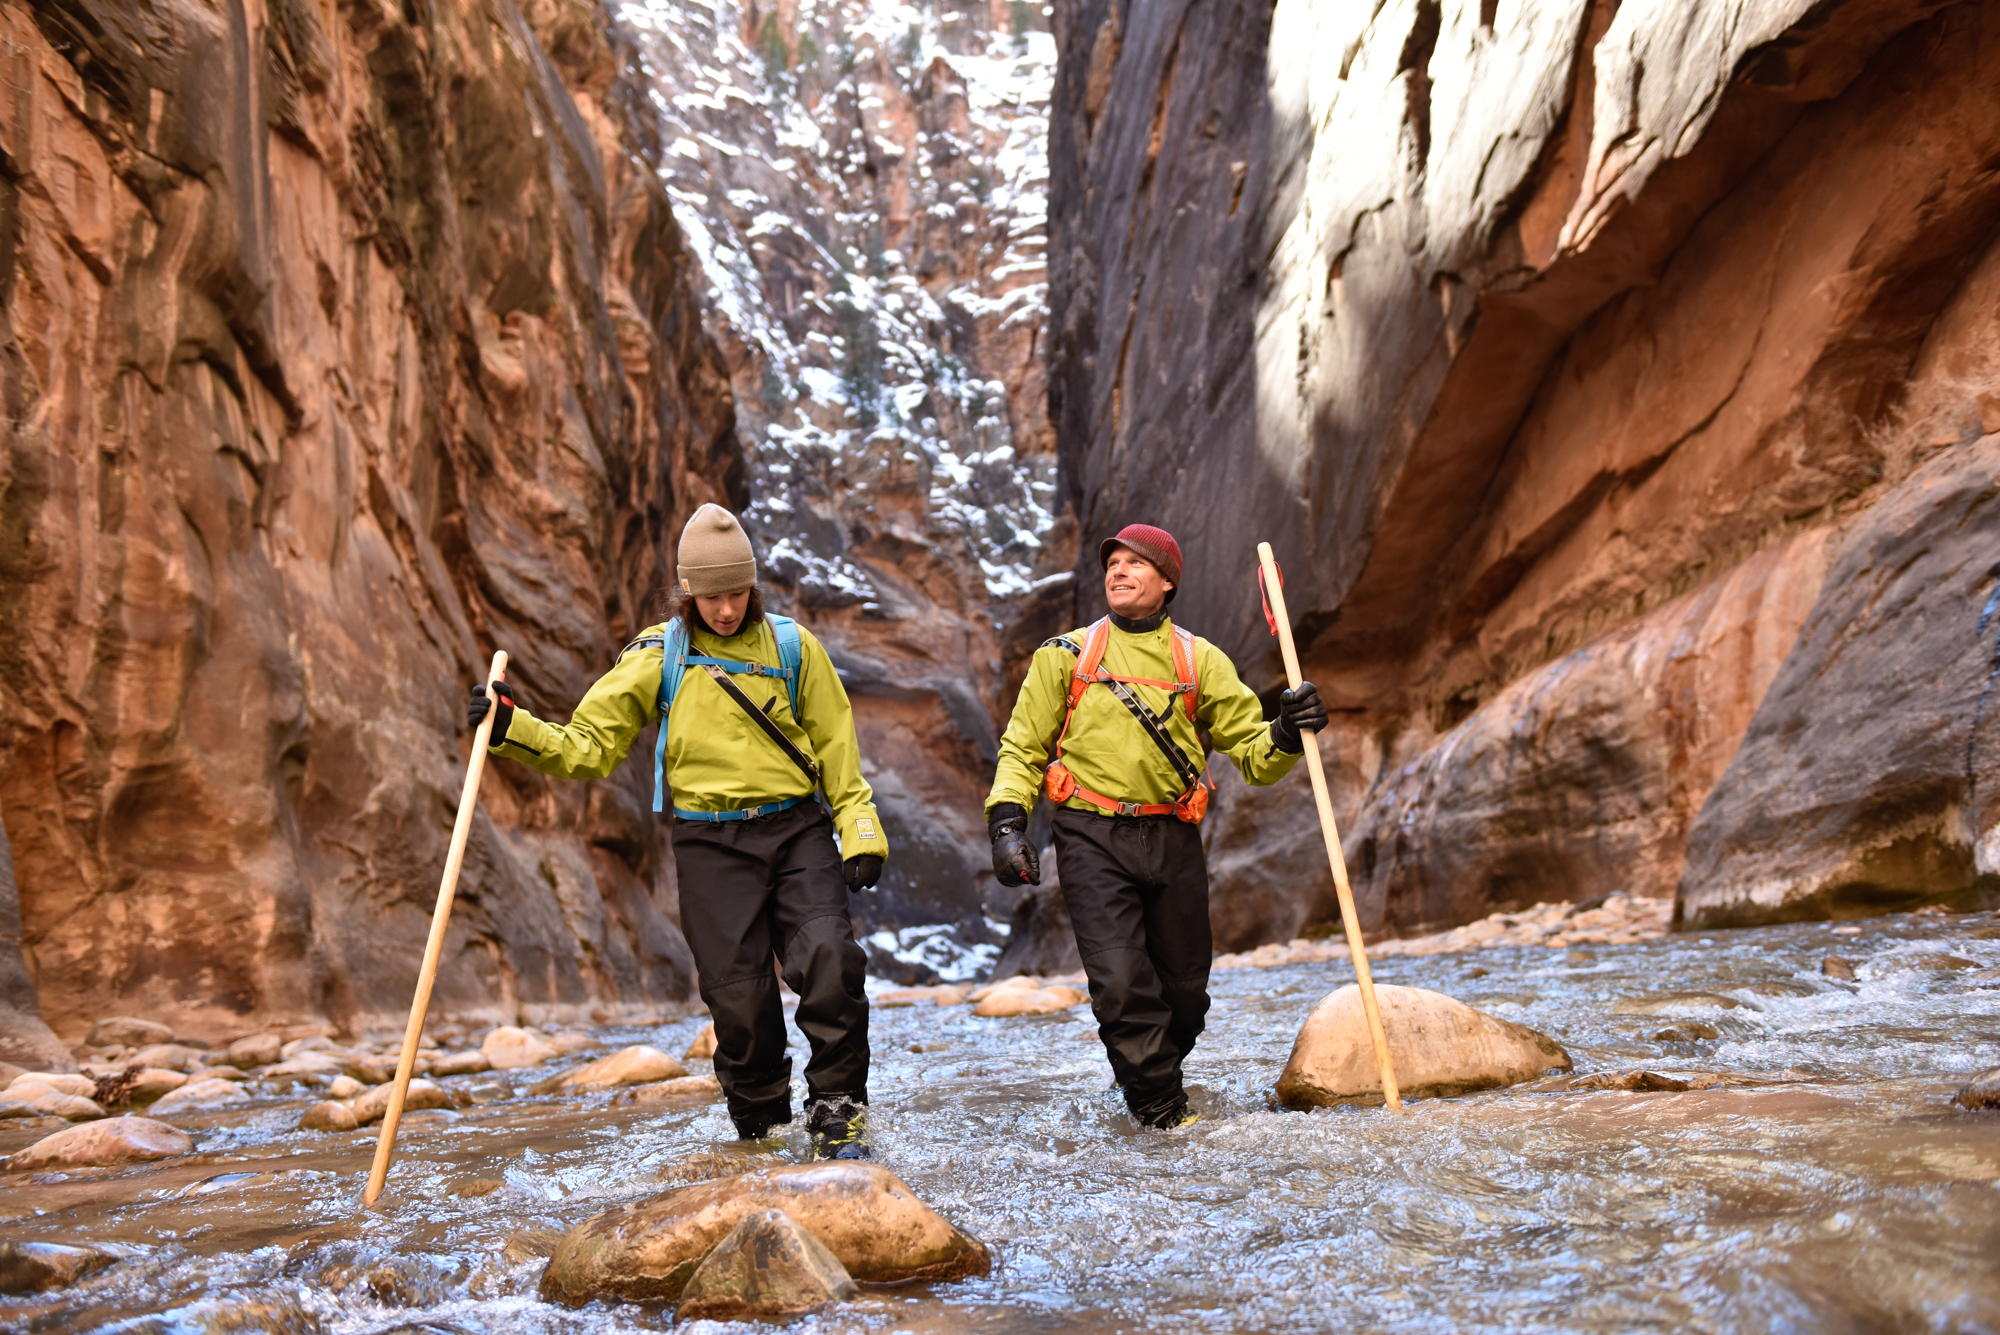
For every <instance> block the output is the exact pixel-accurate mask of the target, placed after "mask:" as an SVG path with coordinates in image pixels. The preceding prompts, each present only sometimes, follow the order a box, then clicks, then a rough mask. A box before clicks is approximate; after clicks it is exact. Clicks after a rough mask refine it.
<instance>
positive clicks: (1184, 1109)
mask: <svg viewBox="0 0 2000 1335" xmlns="http://www.w3.org/2000/svg"><path fill="white" fill-rule="evenodd" d="M1127 1106H1128V1107H1130V1108H1131V1109H1132V1116H1133V1118H1134V1119H1136V1120H1137V1121H1138V1123H1139V1125H1140V1126H1145V1127H1151V1128H1152V1129H1154V1130H1155V1131H1171V1130H1173V1129H1174V1128H1175V1127H1179V1126H1187V1125H1189V1124H1190V1123H1193V1122H1199V1121H1200V1120H1201V1114H1200V1113H1198V1112H1190V1111H1188V1099H1187V1094H1186V1093H1185V1092H1184V1091H1182V1090H1178V1089H1177V1090H1175V1091H1174V1092H1173V1093H1171V1094H1169V1095H1167V1096H1166V1097H1165V1098H1160V1099H1155V1100H1153V1101H1151V1102H1149V1103H1144V1104H1130V1103H1128V1104H1127Z"/></svg>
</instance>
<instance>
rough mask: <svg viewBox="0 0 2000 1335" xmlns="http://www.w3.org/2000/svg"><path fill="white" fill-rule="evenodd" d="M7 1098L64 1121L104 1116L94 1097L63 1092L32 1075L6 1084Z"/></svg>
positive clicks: (85, 1119)
mask: <svg viewBox="0 0 2000 1335" xmlns="http://www.w3.org/2000/svg"><path fill="white" fill-rule="evenodd" d="M93 1088H94V1086H93ZM7 1098H8V1100H9V1101H10V1102H14V1103H25V1104H27V1105H28V1106H29V1107H31V1108H33V1109H34V1110H35V1112H36V1113H38V1114H39V1115H41V1116H43V1117H60V1118H62V1119H63V1120H64V1121H65V1122H87V1121H91V1120H92V1119H94V1118H98V1117H102V1116H104V1109H103V1108H101V1107H99V1106H98V1104H97V1101H96V1100H95V1099H88V1098H84V1097H83V1096H81V1095H78V1094H65V1093H63V1092H62V1091H61V1090H59V1089H52V1088H50V1087H49V1086H47V1085H45V1084H43V1083H42V1082H41V1081H39V1080H36V1079H34V1078H33V1077H24V1078H22V1079H20V1080H16V1081H15V1082H14V1083H13V1084H11V1085H9V1086H7Z"/></svg>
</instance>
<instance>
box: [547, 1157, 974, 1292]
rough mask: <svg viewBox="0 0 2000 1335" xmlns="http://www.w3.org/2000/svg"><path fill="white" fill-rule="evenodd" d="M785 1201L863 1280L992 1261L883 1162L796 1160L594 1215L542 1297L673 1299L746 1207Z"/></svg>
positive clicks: (940, 1275) (959, 1269) (572, 1238)
mask: <svg viewBox="0 0 2000 1335" xmlns="http://www.w3.org/2000/svg"><path fill="white" fill-rule="evenodd" d="M758 1210H782V1211H784V1212H785V1213H786V1214H788V1215H790V1216H791V1217H792V1218H793V1219H796V1220H797V1221H798V1222H799V1223H800V1224H802V1225H804V1226H805V1228H806V1230H807V1231H808V1232H810V1233H811V1234H812V1235H813V1236H814V1237H816V1238H818V1239H819V1240H820V1242H821V1243H823V1244H824V1245H825V1246H826V1248H827V1250H828V1251H830V1252H832V1253H833V1254H834V1255H835V1256H836V1257H838V1258H840V1263H841V1264H842V1265H844V1266H846V1267H847V1273H848V1274H850V1275H852V1276H853V1277H854V1278H855V1279H857V1280H860V1281H862V1282H863V1283H875V1284H893V1283H897V1282H900V1281H903V1280H944V1279H959V1278H962V1277H964V1276H966V1275H983V1274H986V1273H987V1272H988V1271H989V1270H990V1269H991V1268H992V1265H993V1259H992V1256H991V1255H990V1254H989V1253H988V1252H987V1250H986V1246H985V1244H984V1243H982V1242H979V1241H978V1240H977V1239H975V1238H972V1237H969V1236H968V1235H966V1234H965V1233H962V1232H960V1231H959V1230H958V1229H956V1228H954V1227H952V1225H951V1224H949V1223H947V1222H946V1221H945V1220H944V1219H943V1218H942V1217H940V1216H939V1215H938V1213H937V1212H936V1211H935V1210H933V1209H931V1208H930V1207H929V1206H928V1205H925V1204H924V1203H923V1202H922V1201H920V1200H918V1199H917V1197H916V1194H915V1193H914V1192H912V1191H911V1190H910V1189H909V1188H908V1187H907V1186H905V1185H904V1184H903V1182H902V1180H901V1179H899V1178H898V1177H897V1176H896V1175H895V1174H894V1173H892V1172H890V1171H889V1170H888V1169H886V1168H883V1167H881V1166H880V1165H878V1164H869V1163H855V1162H842V1163H816V1164H788V1165H784V1166H781V1167H776V1168H766V1169H761V1170H759V1171H756V1172H751V1173H743V1174H740V1175H738V1176H736V1177H728V1178H722V1179H719V1180H717V1181H713V1182H701V1183H697V1184H695V1185H694V1186H690V1187H682V1188H681V1189H679V1190H678V1191H671V1192H668V1193H667V1194H666V1195H664V1196H656V1197H654V1198H653V1199H652V1200H649V1201H642V1202H640V1203H638V1204H636V1205H622V1206H619V1207H617V1208H616V1209H612V1210H607V1211H605V1212H604V1213H603V1214H599V1215H593V1216H592V1217H591V1218H589V1219H586V1220H584V1221H583V1223H581V1224H579V1225H577V1226H576V1227H575V1228H573V1229H571V1230H570V1231H569V1232H568V1234H566V1235H565V1236H564V1237H563V1240H562V1244H561V1245H560V1246H559V1247H557V1248H556V1253H555V1258H554V1259H553V1260H551V1261H550V1262H549V1268H548V1269H547V1270H546V1271H545V1272H544V1273H543V1275H542V1297H543V1298H545V1299H548V1300H549V1301H552V1302H567V1303H573V1304H574V1303H586V1302H589V1301H591V1300H592V1299H595V1298H623V1299H627V1300H630V1301H636V1302H659V1301H665V1302H672V1301H673V1300H675V1299H677V1298H679V1297H680V1296H681V1291H682V1289H684V1288H685V1287H686V1285H687V1282H688V1280H689V1279H690V1278H692V1277H693V1275H694V1272H695V1268H696V1267H697V1266H698V1265H700V1264H701V1261H702V1258H703V1257H705V1256H707V1255H708V1254H709V1252H710V1251H711V1250H713V1249H714V1247H715V1244H716V1243H718V1242H720V1241H722V1239H724V1238H725V1237H727V1236H728V1235H729V1234H730V1232H731V1231H732V1230H734V1229H735V1227H736V1226H737V1225H738V1224H740V1223H742V1222H743V1219H744V1217H745V1216H747V1215H749V1214H751V1213H753V1212H755V1211H758Z"/></svg>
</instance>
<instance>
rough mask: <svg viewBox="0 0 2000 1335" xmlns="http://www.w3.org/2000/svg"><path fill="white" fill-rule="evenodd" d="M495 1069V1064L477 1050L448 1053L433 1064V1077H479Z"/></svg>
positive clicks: (431, 1070) (431, 1071)
mask: <svg viewBox="0 0 2000 1335" xmlns="http://www.w3.org/2000/svg"><path fill="white" fill-rule="evenodd" d="M492 1069H493V1063H492V1062H490V1061H488V1060H487V1059H486V1054H485V1053H484V1052H481V1051H479V1050H478V1049H477V1048H474V1049H472V1050H471V1051H468V1052H453V1053H447V1054H446V1055H445V1056H442V1057H439V1058H437V1059H436V1060H435V1061H433V1062H432V1063H431V1069H430V1073H431V1074H432V1075H439V1076H443V1075H478V1074H479V1073H480V1072H482V1071H490V1070H492Z"/></svg>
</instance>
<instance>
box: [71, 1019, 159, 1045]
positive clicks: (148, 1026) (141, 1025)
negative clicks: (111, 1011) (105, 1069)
mask: <svg viewBox="0 0 2000 1335" xmlns="http://www.w3.org/2000/svg"><path fill="white" fill-rule="evenodd" d="M173 1041H174V1031H173V1030H171V1029H169V1028H167V1026H165V1025H163V1024H157V1023H155V1022H154V1021H152V1020H141V1019H139V1018H137V1017H136V1016H131V1015H112V1016H107V1017H106V1018H104V1019H102V1020H99V1021H98V1022H97V1023H96V1024H93V1025H92V1026H90V1033H89V1035H88V1036H87V1037H86V1038H85V1039H84V1040H83V1042H84V1046H86V1047H92V1048H110V1047H120V1048H144V1047H150V1046H152V1045H154V1044H158V1043H171V1042H173Z"/></svg>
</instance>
